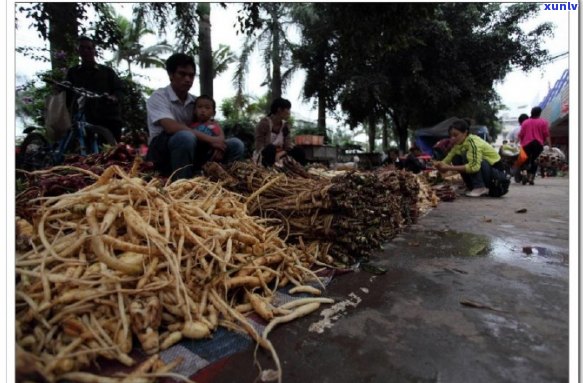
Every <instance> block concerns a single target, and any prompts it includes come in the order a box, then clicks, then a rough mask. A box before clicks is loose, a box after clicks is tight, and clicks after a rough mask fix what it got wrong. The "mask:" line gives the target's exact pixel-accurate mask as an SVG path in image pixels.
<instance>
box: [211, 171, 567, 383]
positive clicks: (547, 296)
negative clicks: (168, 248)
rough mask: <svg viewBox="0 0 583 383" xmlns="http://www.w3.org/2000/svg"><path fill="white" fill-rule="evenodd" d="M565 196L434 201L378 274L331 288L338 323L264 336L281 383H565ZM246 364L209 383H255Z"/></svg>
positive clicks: (514, 193) (558, 182)
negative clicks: (277, 364) (273, 353)
mask: <svg viewBox="0 0 583 383" xmlns="http://www.w3.org/2000/svg"><path fill="white" fill-rule="evenodd" d="M568 191H569V180H568V178H566V177H565V178H547V179H537V184H536V185H534V186H530V185H526V186H522V185H518V184H513V185H512V186H511V189H510V192H509V193H508V195H506V196H504V197H503V198H501V199H492V198H480V199H470V198H467V197H459V198H458V199H457V200H455V201H454V202H443V203H441V204H440V205H439V206H438V207H437V208H435V209H434V210H432V211H431V212H429V213H428V214H427V215H426V216H424V217H421V218H420V220H419V222H418V223H417V224H416V225H413V226H411V227H409V228H408V229H407V230H406V231H405V232H403V233H402V234H401V235H399V236H398V237H397V238H395V239H394V240H393V241H391V242H390V243H388V244H387V245H386V246H385V248H384V250H383V251H382V252H379V253H378V254H377V255H376V256H375V258H374V259H373V260H372V263H373V264H375V265H377V266H381V267H384V268H386V269H387V272H386V273H385V274H382V275H378V276H377V275H373V274H370V273H367V272H364V271H357V272H353V273H350V274H347V275H343V276H341V277H338V278H336V279H334V280H333V281H332V283H331V284H330V285H329V287H328V289H327V291H326V295H328V296H331V297H333V298H335V299H336V301H337V302H339V303H341V304H339V305H336V306H334V308H335V309H336V314H337V317H336V318H332V319H330V320H329V321H328V322H326V321H324V319H326V318H325V316H322V315H321V314H322V313H323V311H322V310H320V313H314V314H312V315H310V316H308V317H306V318H303V319H301V320H298V321H295V322H292V323H289V324H286V325H285V326H282V327H280V328H277V329H276V330H274V331H273V332H272V333H271V335H270V339H271V340H272V342H273V344H274V346H275V347H276V349H277V351H278V354H279V357H280V360H281V363H282V367H283V381H284V382H285V383H292V382H293V383H295V382H322V383H324V382H337V383H348V382H350V383H354V382H378V383H386V382H460V383H466V382H488V383H490V382H529V383H536V382H567V381H568V380H569V379H568V378H569V225H568V220H569V203H568V202H569V195H568V194H569V193H568ZM523 209H526V212H522V213H518V212H517V211H521V210H523ZM575 217H576V215H574V216H573V219H576V218H575ZM571 256H576V254H571ZM574 283H575V282H574ZM322 323H327V324H328V327H326V326H323V327H322V326H320V327H318V328H319V329H320V331H321V332H318V331H315V330H314V328H315V327H314V324H322ZM311 326H312V330H313V331H310V327H311ZM265 355H266V354H265V353H263V352H259V361H260V362H261V363H262V365H263V367H265V368H268V367H270V366H272V364H271V362H270V360H269V358H268V357H266V356H265ZM252 366H253V350H249V351H246V352H242V353H239V354H235V355H233V356H231V357H230V358H229V359H228V360H226V361H223V363H221V368H220V371H219V372H218V373H217V374H216V375H215V376H214V377H213V379H212V381H213V382H219V383H220V382H253V381H254V379H255V378H256V377H257V370H256V369H255V368H254V367H252ZM213 375H214V374H213Z"/></svg>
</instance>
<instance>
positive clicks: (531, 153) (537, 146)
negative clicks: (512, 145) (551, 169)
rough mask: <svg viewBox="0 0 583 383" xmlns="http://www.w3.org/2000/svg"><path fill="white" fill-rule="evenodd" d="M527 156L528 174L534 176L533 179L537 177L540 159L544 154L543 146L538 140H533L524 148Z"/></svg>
mask: <svg viewBox="0 0 583 383" xmlns="http://www.w3.org/2000/svg"><path fill="white" fill-rule="evenodd" d="M522 148H523V149H524V151H525V152H526V154H527V155H528V160H527V166H526V172H527V173H528V174H532V175H533V178H534V176H535V175H536V170H537V169H538V157H539V156H540V154H541V153H542V152H543V149H544V148H543V146H542V144H541V143H540V142H538V141H537V140H532V141H530V142H529V143H528V144H526V145H525V146H523V147H522Z"/></svg>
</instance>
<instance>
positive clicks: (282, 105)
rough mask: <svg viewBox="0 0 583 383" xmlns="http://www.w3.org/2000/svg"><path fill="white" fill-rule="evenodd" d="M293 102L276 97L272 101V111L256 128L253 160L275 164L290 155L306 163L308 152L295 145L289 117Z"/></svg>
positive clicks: (264, 163)
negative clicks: (288, 121) (292, 140)
mask: <svg viewBox="0 0 583 383" xmlns="http://www.w3.org/2000/svg"><path fill="white" fill-rule="evenodd" d="M290 110H291V102H290V101H289V100H286V99H284V98H276V99H275V100H273V102H272V103H271V108H270V113H269V115H268V116H266V117H263V118H262V119H261V120H260V121H259V123H258V124H257V127H256V128H255V152H254V153H253V160H254V161H255V162H256V163H257V164H261V165H263V166H273V164H274V163H275V162H277V161H279V159H281V158H282V157H284V156H287V155H289V156H290V157H292V158H293V159H294V160H296V161H297V162H299V163H300V164H301V165H306V163H307V161H306V154H305V153H304V151H303V150H302V149H301V148H299V147H293V145H292V142H291V135H290V128H289V124H288V123H287V119H288V118H289V116H290Z"/></svg>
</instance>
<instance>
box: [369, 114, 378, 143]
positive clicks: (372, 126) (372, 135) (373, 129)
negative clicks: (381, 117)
mask: <svg viewBox="0 0 583 383" xmlns="http://www.w3.org/2000/svg"><path fill="white" fill-rule="evenodd" d="M376 136H377V120H376V117H375V116H373V115H372V114H371V115H370V116H369V117H368V147H369V152H371V153H372V152H374V150H375V139H376Z"/></svg>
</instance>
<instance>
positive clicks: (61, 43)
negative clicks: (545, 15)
mask: <svg viewBox="0 0 583 383" xmlns="http://www.w3.org/2000/svg"><path fill="white" fill-rule="evenodd" d="M44 7H45V8H44V9H45V11H46V13H47V15H48V18H49V43H50V50H51V69H53V72H57V73H58V70H60V69H66V68H68V67H69V66H70V63H72V62H75V60H76V59H77V58H78V57H79V56H78V49H77V45H78V43H77V39H78V32H77V26H78V22H77V13H78V12H77V4H76V3H48V2H47V3H45V4H44Z"/></svg>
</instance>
